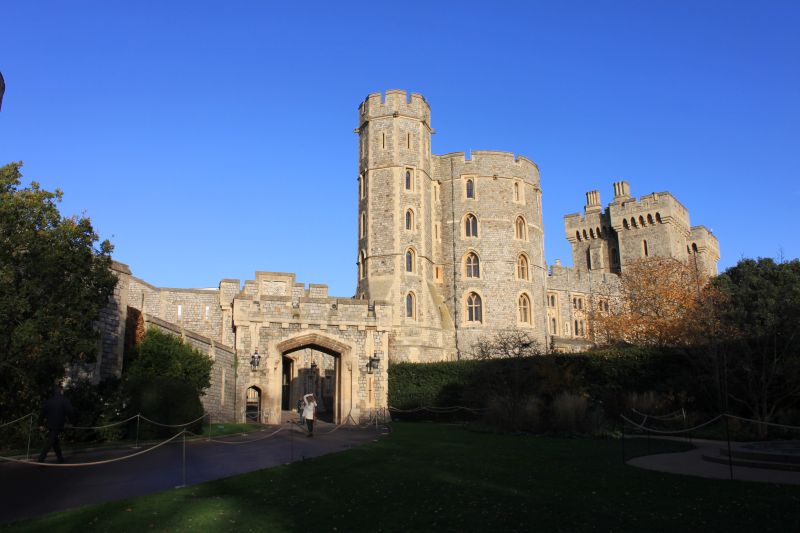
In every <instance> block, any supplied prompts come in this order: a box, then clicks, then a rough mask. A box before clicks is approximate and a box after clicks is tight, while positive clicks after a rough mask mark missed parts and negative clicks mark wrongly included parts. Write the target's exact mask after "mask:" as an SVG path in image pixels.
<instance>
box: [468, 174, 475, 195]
mask: <svg viewBox="0 0 800 533" xmlns="http://www.w3.org/2000/svg"><path fill="white" fill-rule="evenodd" d="M467 198H473V199H474V198H475V182H473V181H472V178H470V179H468V180H467Z"/></svg>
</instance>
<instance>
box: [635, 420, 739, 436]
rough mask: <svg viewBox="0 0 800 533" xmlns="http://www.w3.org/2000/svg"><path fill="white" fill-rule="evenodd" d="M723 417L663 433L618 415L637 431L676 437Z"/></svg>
mask: <svg viewBox="0 0 800 533" xmlns="http://www.w3.org/2000/svg"><path fill="white" fill-rule="evenodd" d="M723 416H725V415H717V416H715V417H714V418H712V419H711V420H708V421H707V422H703V423H702V424H699V425H697V426H694V427H691V428H686V429H676V430H672V431H664V430H661V429H655V428H649V427H647V426H643V425H641V424H637V423H636V422H634V421H633V420H631V419H630V418H628V417H626V416H625V415H620V417H621V418H622V419H623V420H624V421H626V422H627V423H629V424H630V425H632V426H634V427H637V428H639V429H643V430H645V431H649V432H650V433H658V434H661V435H677V434H681V433H689V432H692V431H695V430H698V429H700V428H702V427H705V426H707V425H709V424H711V423H713V422H716V421H717V420H719V419H720V418H722V417H723Z"/></svg>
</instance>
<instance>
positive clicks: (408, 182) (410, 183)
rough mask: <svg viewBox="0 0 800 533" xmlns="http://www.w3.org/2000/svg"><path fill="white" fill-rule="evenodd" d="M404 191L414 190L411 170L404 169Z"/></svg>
mask: <svg viewBox="0 0 800 533" xmlns="http://www.w3.org/2000/svg"><path fill="white" fill-rule="evenodd" d="M406 190H407V191H413V190H414V176H413V175H412V174H411V170H409V169H406Z"/></svg>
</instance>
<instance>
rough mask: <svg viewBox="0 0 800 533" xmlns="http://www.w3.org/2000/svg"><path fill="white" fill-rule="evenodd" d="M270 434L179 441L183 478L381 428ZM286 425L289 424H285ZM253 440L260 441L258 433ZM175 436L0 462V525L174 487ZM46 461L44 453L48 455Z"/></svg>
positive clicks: (355, 440) (296, 454)
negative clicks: (58, 461) (141, 448)
mask: <svg viewBox="0 0 800 533" xmlns="http://www.w3.org/2000/svg"><path fill="white" fill-rule="evenodd" d="M284 427H285V429H283V430H282V431H281V432H279V433H277V434H276V435H275V436H273V437H270V438H263V437H265V436H266V435H268V434H269V433H271V432H273V431H275V429H277V428H275V427H272V428H265V429H263V430H260V431H255V432H252V433H248V434H247V435H246V436H242V435H241V434H237V435H232V436H228V437H224V438H221V439H220V440H225V441H244V442H245V443H243V444H236V445H234V444H222V443H218V442H207V441H205V440H199V441H188V442H187V443H186V484H187V485H193V484H196V483H202V482H204V481H211V480H214V479H220V478H224V477H229V476H233V475H236V474H242V473H245V472H252V471H254V470H261V469H263V468H269V467H272V466H277V465H281V464H285V463H289V462H293V461H298V460H302V459H304V458H310V457H317V456H320V455H325V454H328V453H333V452H337V451H341V450H345V449H348V448H351V447H353V446H356V445H360V444H364V443H367V442H370V441H373V440H375V439H377V438H378V437H379V436H380V435H382V434H384V431H385V430H382V429H376V428H375V427H369V428H351V427H346V426H345V427H341V428H339V429H338V430H336V431H334V432H332V433H327V432H329V431H331V430H333V429H334V428H335V426H333V425H331V424H325V423H318V424H317V427H315V436H314V438H307V437H306V436H305V432H301V430H300V428H298V427H296V426H292V425H290V424H284ZM291 427H294V430H289V428H291ZM258 439H261V440H258ZM133 451H134V450H131V449H130V448H128V449H122V450H113V451H95V452H85V453H81V454H75V455H72V456H70V455H67V454H65V459H67V463H71V464H75V463H81V462H91V461H98V460H103V459H111V458H114V457H121V456H124V455H129V454H130V453H132V452H133ZM182 457H183V446H182V445H181V439H180V438H178V439H176V440H175V441H174V442H172V443H170V444H167V445H165V446H163V447H161V448H159V449H157V450H154V451H152V452H150V453H146V454H144V455H141V456H139V457H133V458H130V459H127V460H124V461H118V462H115V463H109V464H103V465H96V466H85V467H47V466H39V465H32V464H19V463H9V462H0V524H2V523H8V522H13V521H16V520H20V519H23V518H30V517H34V516H39V515H43V514H46V513H51V512H54V511H62V510H65V509H70V508H73V507H80V506H83V505H90V504H96V503H103V502H109V501H113V500H119V499H123V498H130V497H134V496H141V495H144V494H150V493H153V492H159V491H163V490H168V489H172V488H175V487H176V486H178V485H181V484H182V483H183V468H182V464H183V462H182ZM48 459H49V461H54V456H53V454H52V452H51V453H50V455H49V457H48Z"/></svg>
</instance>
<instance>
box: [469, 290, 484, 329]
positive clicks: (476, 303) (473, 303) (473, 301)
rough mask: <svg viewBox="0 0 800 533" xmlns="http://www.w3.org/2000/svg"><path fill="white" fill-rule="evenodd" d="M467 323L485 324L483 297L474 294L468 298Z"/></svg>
mask: <svg viewBox="0 0 800 533" xmlns="http://www.w3.org/2000/svg"><path fill="white" fill-rule="evenodd" d="M467 322H483V313H482V310H481V297H480V296H478V295H477V294H476V293H474V292H471V293H469V296H467Z"/></svg>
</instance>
